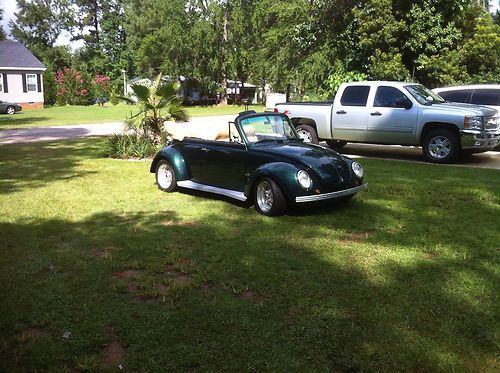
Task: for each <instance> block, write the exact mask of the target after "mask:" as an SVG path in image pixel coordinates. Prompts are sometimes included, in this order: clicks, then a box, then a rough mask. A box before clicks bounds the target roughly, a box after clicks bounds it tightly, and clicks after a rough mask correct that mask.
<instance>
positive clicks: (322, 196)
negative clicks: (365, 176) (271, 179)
mask: <svg viewBox="0 0 500 373" xmlns="http://www.w3.org/2000/svg"><path fill="white" fill-rule="evenodd" d="M366 188H368V183H365V184H363V185H360V186H357V187H354V188H350V189H344V190H341V191H338V192H331V193H323V194H314V195H311V196H302V197H295V202H315V201H323V200H325V199H332V198H339V197H344V196H348V195H350V194H355V193H358V192H360V191H362V190H365V189H366Z"/></svg>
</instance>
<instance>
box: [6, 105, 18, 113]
mask: <svg viewBox="0 0 500 373" xmlns="http://www.w3.org/2000/svg"><path fill="white" fill-rule="evenodd" d="M5 112H6V113H7V114H9V115H12V114H14V113H15V112H16V108H15V107H14V106H7V109H5Z"/></svg>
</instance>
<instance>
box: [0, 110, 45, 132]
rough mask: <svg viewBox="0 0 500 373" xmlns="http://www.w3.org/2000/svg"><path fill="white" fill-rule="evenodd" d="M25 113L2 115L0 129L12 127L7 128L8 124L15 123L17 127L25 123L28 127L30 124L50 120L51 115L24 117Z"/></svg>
mask: <svg viewBox="0 0 500 373" xmlns="http://www.w3.org/2000/svg"><path fill="white" fill-rule="evenodd" d="M23 114H24V113H23V112H21V113H16V114H14V115H0V131H1V130H7V129H11V128H10V127H7V128H5V127H4V126H5V125H7V126H9V125H15V126H16V127H15V128H21V126H23V125H25V126H27V128H29V127H30V125H32V124H35V123H40V122H48V121H49V120H50V119H51V118H50V117H24V115H23Z"/></svg>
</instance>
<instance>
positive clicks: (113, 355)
mask: <svg viewBox="0 0 500 373" xmlns="http://www.w3.org/2000/svg"><path fill="white" fill-rule="evenodd" d="M126 356H127V350H126V348H125V347H123V346H122V344H121V343H120V341H119V340H118V339H117V338H114V339H113V340H112V341H111V342H110V343H109V344H108V345H107V346H106V347H104V349H103V350H102V352H101V357H100V359H99V365H100V367H101V368H105V369H106V368H107V369H109V368H112V367H118V366H120V365H122V364H123V362H124V361H125V357H126Z"/></svg>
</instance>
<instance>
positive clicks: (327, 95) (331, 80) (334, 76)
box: [319, 66, 368, 100]
mask: <svg viewBox="0 0 500 373" xmlns="http://www.w3.org/2000/svg"><path fill="white" fill-rule="evenodd" d="M367 78H368V76H367V75H366V74H364V73H360V72H358V71H345V69H344V68H343V67H342V66H339V67H337V68H336V69H335V70H334V71H333V73H331V74H330V75H329V76H328V78H327V80H326V89H325V91H324V92H323V93H322V94H321V95H320V96H319V99H320V100H333V98H334V97H335V94H336V93H337V91H338V90H339V87H340V85H341V84H342V83H348V82H359V81H363V80H366V79H367Z"/></svg>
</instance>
